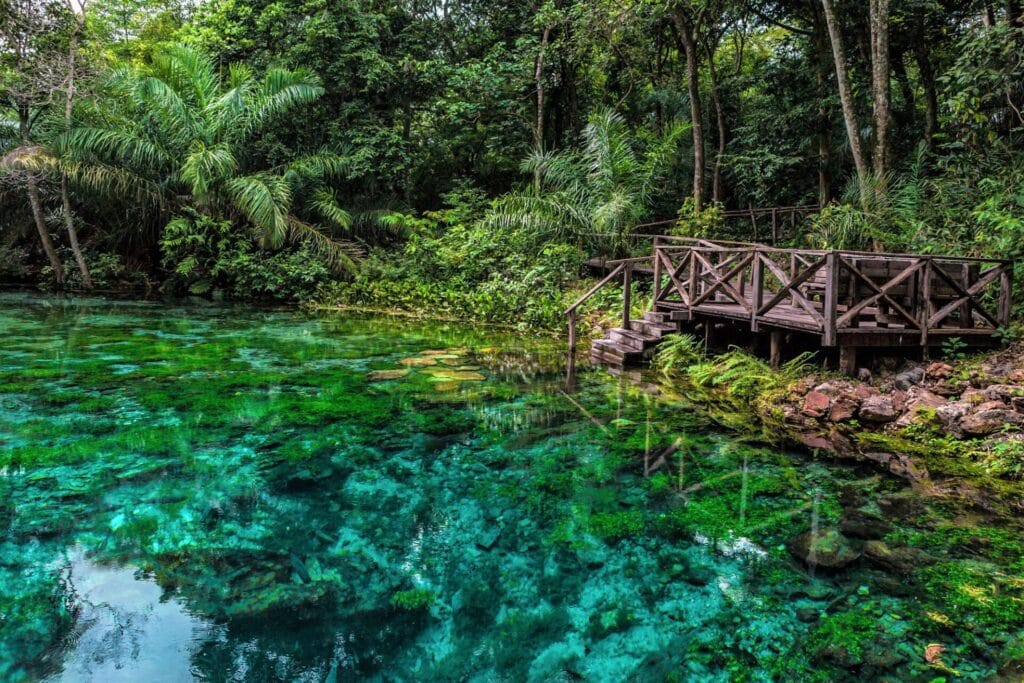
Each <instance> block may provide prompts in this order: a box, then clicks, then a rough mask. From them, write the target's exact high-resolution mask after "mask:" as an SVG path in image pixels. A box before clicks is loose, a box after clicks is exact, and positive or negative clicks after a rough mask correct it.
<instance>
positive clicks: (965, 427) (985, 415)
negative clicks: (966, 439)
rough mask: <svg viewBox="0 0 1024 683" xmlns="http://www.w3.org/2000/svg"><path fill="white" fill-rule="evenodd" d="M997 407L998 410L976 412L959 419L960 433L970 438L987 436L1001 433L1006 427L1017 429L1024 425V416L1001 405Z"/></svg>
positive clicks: (990, 409) (989, 409) (986, 409)
mask: <svg viewBox="0 0 1024 683" xmlns="http://www.w3.org/2000/svg"><path fill="white" fill-rule="evenodd" d="M993 403H995V402H994V401H993ZM998 405H999V406H1000V407H999V408H985V409H984V410H978V411H977V412H975V413H971V414H969V415H967V416H966V417H964V418H963V419H961V420H960V425H959V426H960V431H962V432H963V433H964V434H969V435H970V436H987V435H989V434H995V433H996V432H1001V431H1003V428H1004V427H1006V426H1007V425H1010V426H1013V427H1016V428H1018V429H1019V428H1020V427H1021V426H1022V425H1024V414H1021V413H1018V412H1016V411H1013V410H1010V409H1008V408H1007V407H1005V406H1004V405H1003V404H1001V403H1000V404H998Z"/></svg>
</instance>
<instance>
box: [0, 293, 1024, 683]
mask: <svg viewBox="0 0 1024 683" xmlns="http://www.w3.org/2000/svg"><path fill="white" fill-rule="evenodd" d="M646 379H647V380H648V381H649V380H650V378H646ZM650 390H651V387H650V386H649V385H648V384H644V383H638V382H637V381H636V379H635V378H621V379H617V378H615V377H612V376H611V375H609V374H608V373H606V372H605V371H603V370H600V369H588V368H582V369H580V370H579V373H578V375H577V376H576V377H575V378H574V381H572V382H570V383H568V384H567V382H566V374H565V367H564V358H563V356H562V346H561V343H560V342H558V341H556V340H547V339H543V338H528V337H521V336H514V335H510V334H506V333H494V332H489V331H485V330H480V329H475V328H472V327H468V326H459V325H441V324H431V325H424V324H415V323H410V322H402V321H396V320H392V319H383V318H367V317H354V316H350V315H332V316H326V317H313V316H309V315H306V314H301V313H296V312H288V311H261V310H252V309H244V308H229V307H198V306H197V307H173V306H168V305H166V304H138V303H114V302H107V301H99V300H57V299H47V298H41V297H33V296H26V295H13V294H9V295H2V296H0V680H4V681H22V680H47V681H88V680H96V681H150V680H154V681H155V680H169V681H177V680H191V679H200V680H211V681H222V680H252V681H264V680H299V681H341V680H371V681H372V680H379V681H526V680H535V681H560V680H564V681H571V680H587V681H622V680H640V681H663V680H694V681H704V680H707V681H717V680H723V681H724V680H828V681H832V680H844V679H849V680H882V679H885V680H922V681H931V680H934V679H937V678H947V679H949V680H952V679H953V678H954V677H956V675H957V674H958V675H959V677H960V680H989V679H992V678H994V677H996V676H997V675H1006V676H1008V678H1006V680H1019V678H1014V677H1013V676H1014V675H1015V674H1014V672H1016V671H1018V667H1019V663H1020V662H1021V661H1022V660H1024V647H1022V645H1021V631H1022V628H1024V602H1022V598H1024V589H1022V587H1024V578H1022V569H1024V557H1022V556H1021V551H1020V545H1019V541H1020V528H1019V527H1018V526H1016V523H1015V522H1014V520H1013V518H1012V516H1011V515H1008V514H1000V513H999V508H998V506H996V507H995V508H993V506H991V505H989V506H988V507H989V508H991V509H990V510H989V511H988V512H984V511H981V510H979V509H977V507H976V506H971V505H970V504H968V503H967V502H962V501H960V500H959V499H957V498H954V497H951V496H948V495H937V494H936V493H935V491H928V490H916V489H912V488H910V487H909V485H908V484H907V483H906V482H903V481H901V480H898V479H895V478H891V477H889V476H888V475H883V474H880V473H879V472H877V471H876V470H874V469H872V468H870V467H868V466H863V467H860V466H853V465H847V464H838V463H833V462H830V461H827V460H815V459H811V458H808V457H805V456H802V455H799V454H796V453H788V452H780V451H778V450H776V449H772V448H766V447H762V446H758V445H756V444H750V443H746V442H744V441H743V440H742V439H741V438H739V437H738V436H736V435H730V434H725V433H721V432H719V431H717V430H716V429H715V428H714V427H713V426H712V422H711V421H710V419H709V418H708V417H707V416H706V415H705V414H704V412H703V411H702V410H701V407H700V406H694V405H689V404H687V403H685V402H683V401H682V400H680V399H678V398H675V399H672V400H668V399H665V398H659V397H657V396H653V395H651V394H650V393H648V392H649V391H650ZM947 488H948V487H947ZM1012 490H1013V491H1016V489H1012ZM1008 495H1011V494H1008ZM1012 495H1019V494H1016V493H1012ZM844 517H845V518H847V521H846V523H845V525H844V527H843V528H844V529H847V531H848V534H847V535H851V534H854V532H852V531H850V528H849V519H850V518H853V519H854V520H857V519H861V520H862V522H863V520H864V519H867V520H869V522H870V523H868V524H867V525H866V526H867V527H868V528H867V531H866V532H865V531H864V530H863V529H862V532H861V534H860V535H868V536H875V537H876V538H880V537H882V536H884V538H883V539H881V541H877V540H876V541H875V543H876V544H877V543H879V542H880V543H882V544H884V548H885V549H886V550H887V551H889V552H891V553H893V554H894V557H895V558H896V559H894V560H890V561H888V562H887V561H885V560H879V559H878V556H879V551H878V547H879V546H877V545H876V546H875V552H874V559H871V558H869V557H862V558H860V559H859V560H857V561H855V562H853V563H852V564H850V565H848V566H846V567H845V568H842V569H839V570H835V571H832V572H826V571H823V570H821V569H820V568H819V569H818V570H817V571H809V570H808V569H807V568H806V567H805V566H804V564H802V563H801V562H799V561H797V560H795V559H794V557H793V555H792V554H791V553H790V551H789V550H787V542H789V541H791V539H793V538H794V537H797V536H798V535H799V534H801V533H803V532H806V531H808V530H812V529H813V530H817V531H819V532H823V533H824V532H828V531H829V530H831V529H834V528H836V527H838V526H839V525H840V524H841V520H842V519H843V518H844ZM861 526H864V524H863V523H862V524H861ZM854 535H856V534H854ZM848 543H849V545H850V546H851V547H852V548H853V550H854V551H855V552H858V551H860V550H861V549H862V548H863V546H864V545H865V543H866V541H865V540H863V539H859V538H852V537H851V539H850V540H849V541H848ZM914 553H917V554H914ZM908 558H909V560H908ZM929 645H941V646H942V647H944V648H945V650H944V651H941V652H940V651H938V650H936V649H935V648H934V647H933V648H932V649H931V650H928V649H927V648H928V647H929ZM926 655H927V656H926ZM929 660H931V661H929ZM954 670H955V671H956V672H957V674H954V673H953V671H954ZM1000 671H1001V672H1002V674H998V673H997V672H1000ZM1008 672H1009V673H1008Z"/></svg>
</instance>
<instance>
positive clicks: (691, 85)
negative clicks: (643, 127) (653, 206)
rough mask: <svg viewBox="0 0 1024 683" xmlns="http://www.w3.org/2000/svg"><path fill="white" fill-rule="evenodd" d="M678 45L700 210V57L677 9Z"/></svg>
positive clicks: (695, 202) (688, 21) (686, 21)
mask: <svg viewBox="0 0 1024 683" xmlns="http://www.w3.org/2000/svg"><path fill="white" fill-rule="evenodd" d="M672 20H673V21H674V22H675V25H676V31H677V33H678V34H679V41H680V43H682V47H683V52H684V54H685V55H686V83H687V89H688V91H689V96H690V124H691V125H690V128H691V131H692V133H693V208H694V210H695V211H697V212H698V213H699V212H701V211H703V210H704V126H703V122H702V120H701V119H702V114H701V106H700V74H699V72H698V69H699V68H700V55H699V54H698V52H697V40H696V37H695V35H694V33H695V26H696V22H694V21H692V20H691V18H690V17H689V16H688V15H687V14H686V12H685V11H684V10H683V9H682V8H679V7H677V8H676V9H675V10H673V12H672Z"/></svg>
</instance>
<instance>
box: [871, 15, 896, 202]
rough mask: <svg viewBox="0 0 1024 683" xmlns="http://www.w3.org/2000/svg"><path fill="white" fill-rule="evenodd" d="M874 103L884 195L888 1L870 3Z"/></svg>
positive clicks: (875, 160)
mask: <svg viewBox="0 0 1024 683" xmlns="http://www.w3.org/2000/svg"><path fill="white" fill-rule="evenodd" d="M870 15H871V99H872V102H873V104H874V120H875V147H874V152H873V154H872V166H873V168H874V172H875V181H876V182H877V183H878V189H879V190H880V191H882V192H884V191H885V184H886V175H887V173H888V171H889V125H890V124H891V123H892V106H891V104H890V101H889V99H890V98H889V0H871V2H870Z"/></svg>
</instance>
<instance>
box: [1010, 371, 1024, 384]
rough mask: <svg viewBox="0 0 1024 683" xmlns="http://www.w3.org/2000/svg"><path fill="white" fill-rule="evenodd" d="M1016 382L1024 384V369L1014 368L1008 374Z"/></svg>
mask: <svg viewBox="0 0 1024 683" xmlns="http://www.w3.org/2000/svg"><path fill="white" fill-rule="evenodd" d="M1006 379H1008V380H1010V381H1011V382H1013V383H1014V384H1024V370H1014V371H1013V372H1011V373H1010V374H1008V375H1007V376H1006Z"/></svg>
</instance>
